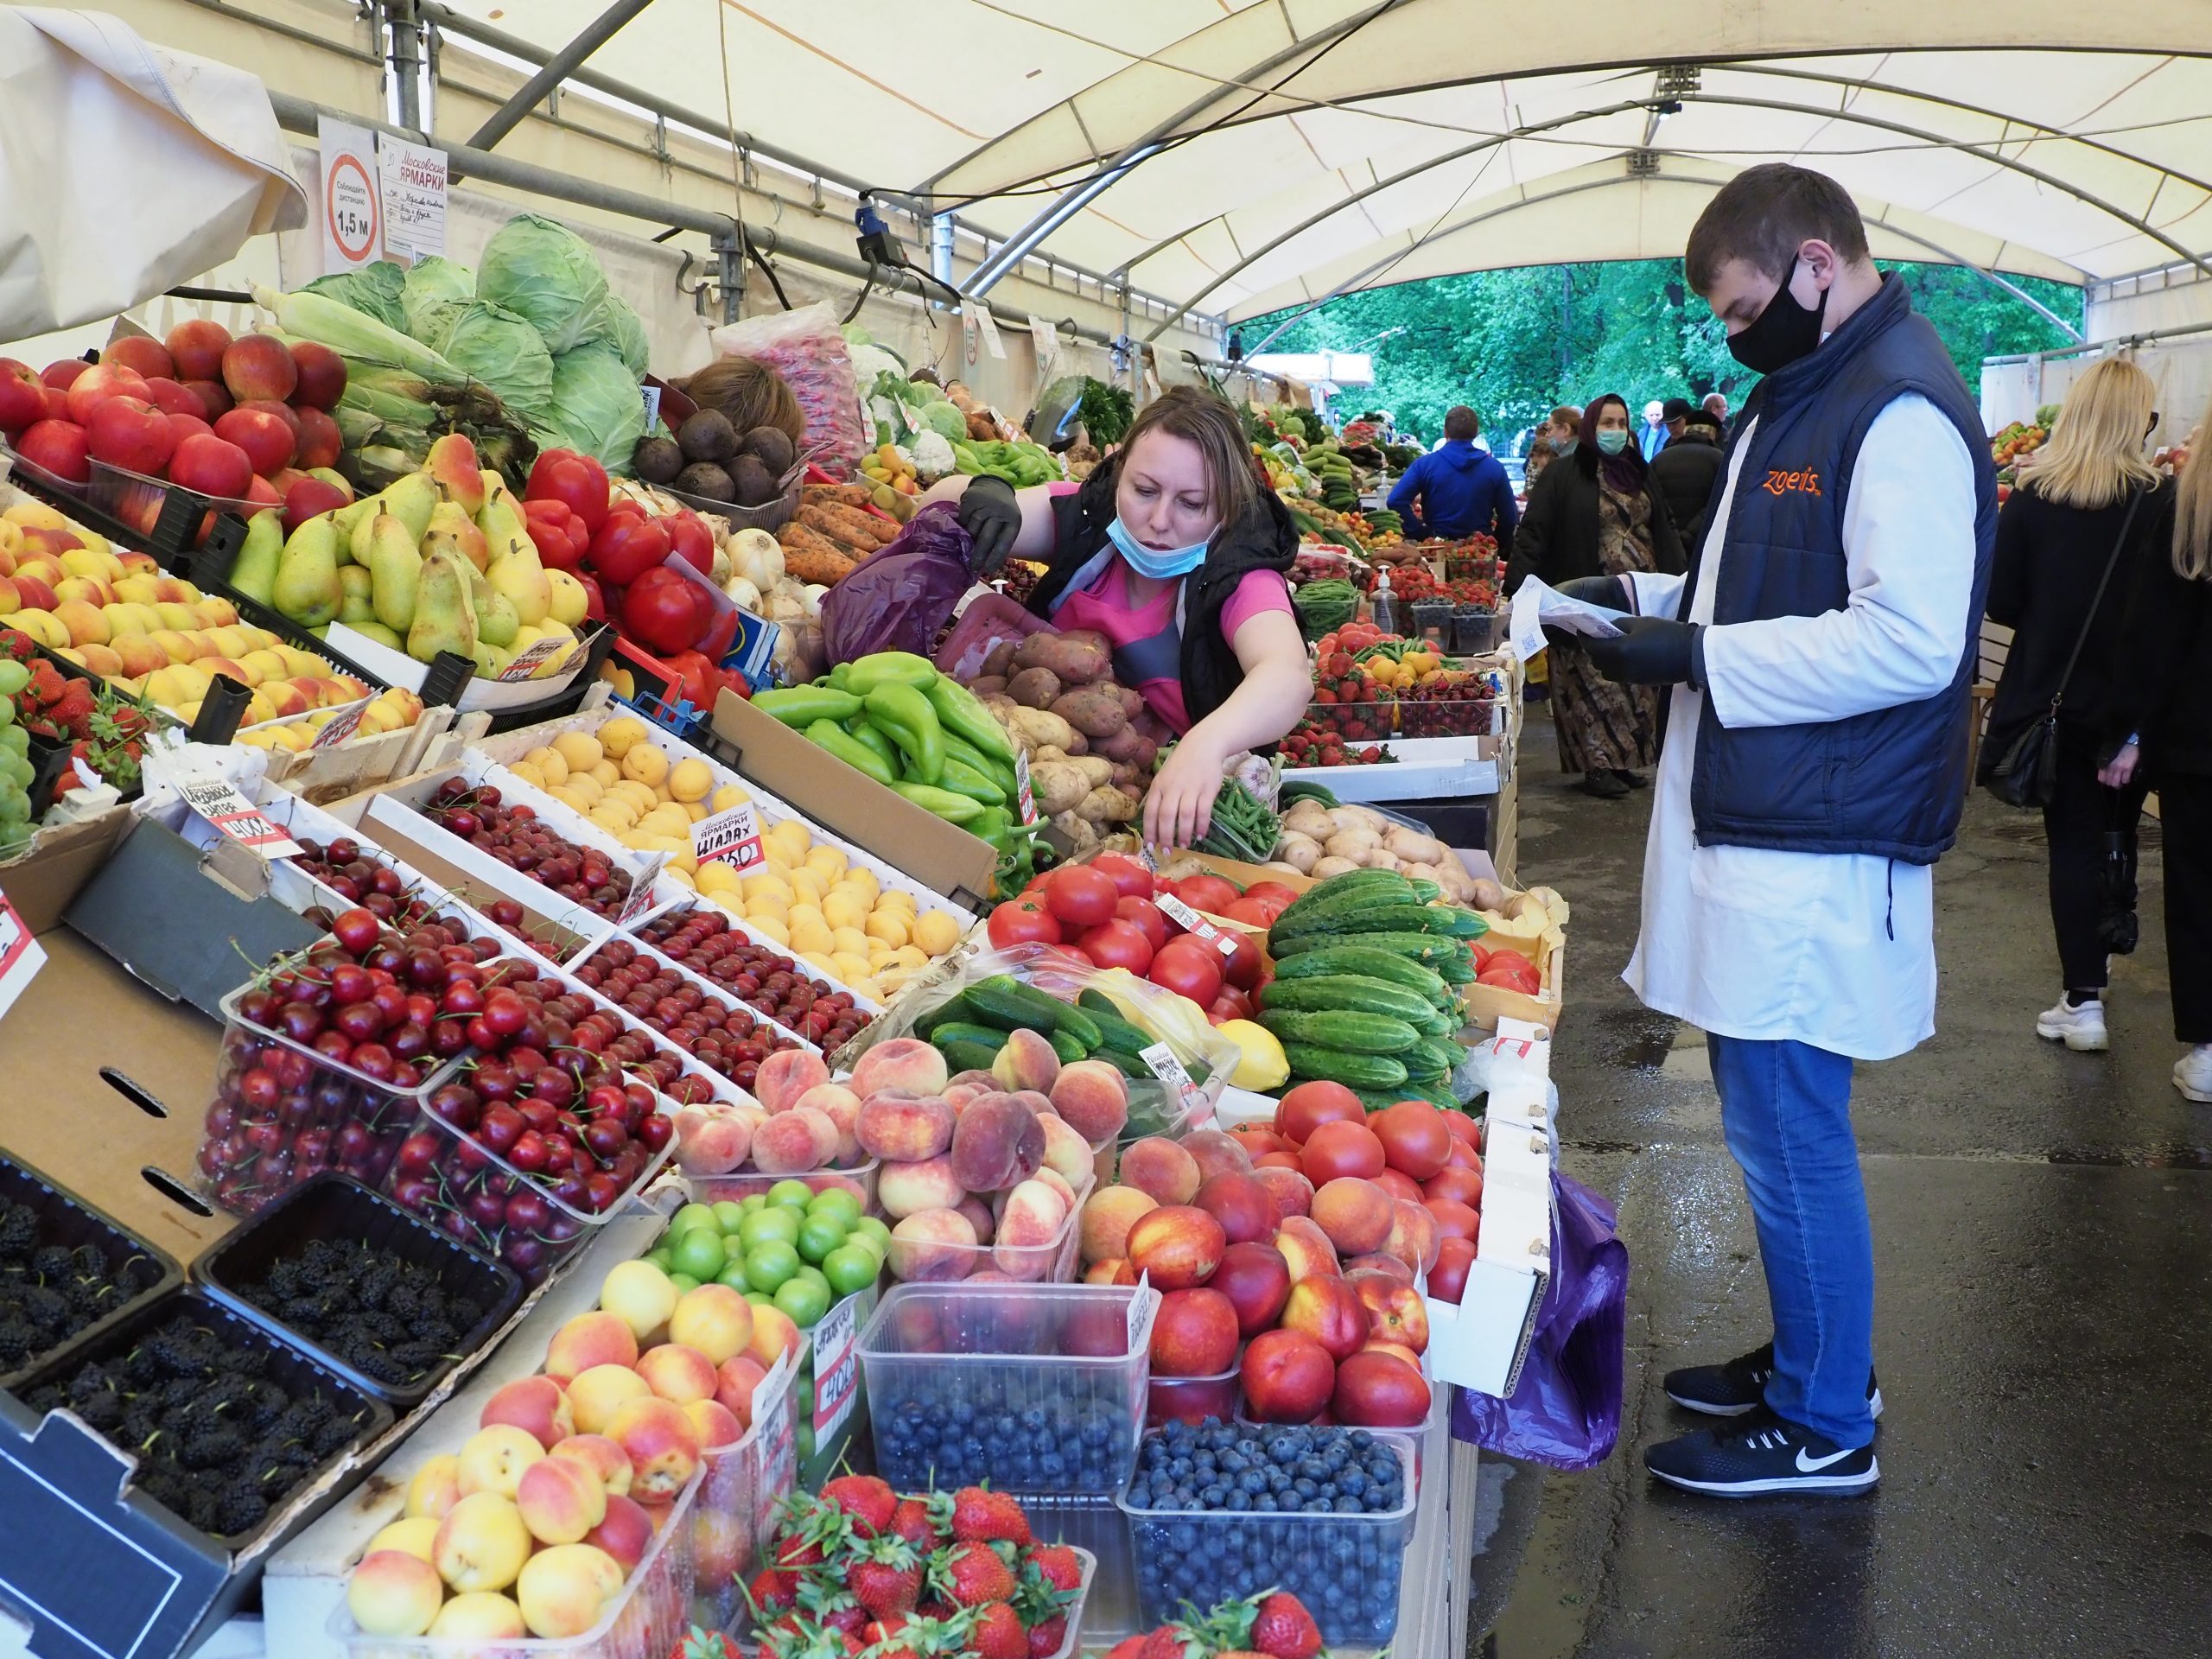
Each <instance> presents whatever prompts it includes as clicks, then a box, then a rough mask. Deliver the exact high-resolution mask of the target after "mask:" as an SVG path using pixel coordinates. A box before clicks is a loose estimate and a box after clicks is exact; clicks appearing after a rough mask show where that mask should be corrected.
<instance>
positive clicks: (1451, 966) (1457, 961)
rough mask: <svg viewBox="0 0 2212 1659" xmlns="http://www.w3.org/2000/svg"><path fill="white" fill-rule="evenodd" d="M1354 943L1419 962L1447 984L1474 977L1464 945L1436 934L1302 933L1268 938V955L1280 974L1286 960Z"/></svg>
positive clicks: (1462, 983) (1454, 983)
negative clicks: (1313, 951)
mask: <svg viewBox="0 0 2212 1659" xmlns="http://www.w3.org/2000/svg"><path fill="white" fill-rule="evenodd" d="M1347 944H1358V945H1361V946H1363V948H1365V949H1367V950H1388V951H1389V952H1390V953H1391V954H1392V955H1393V956H1398V957H1405V958H1406V959H1407V960H1408V961H1410V962H1414V963H1421V965H1422V966H1424V967H1427V968H1429V969H1433V970H1434V972H1435V974H1436V976H1437V977H1438V978H1440V979H1441V980H1443V981H1444V982H1445V983H1446V984H1447V985H1465V984H1467V983H1468V982H1471V980H1473V978H1474V976H1475V965H1474V961H1473V958H1472V957H1470V956H1469V955H1468V954H1467V947H1466V944H1465V942H1464V941H1463V940H1459V939H1447V938H1444V937H1443V936H1442V935H1441V934H1437V933H1359V934H1344V935H1339V934H1335V933H1301V934H1298V935H1296V936H1294V937H1293V938H1287V939H1283V940H1281V941H1277V940H1274V939H1272V938H1271V939H1269V940H1268V955H1270V956H1272V957H1274V959H1275V971H1276V973H1277V974H1278V975H1280V974H1281V972H1282V963H1283V961H1284V959H1285V958H1286V957H1297V956H1299V955H1300V953H1301V952H1304V951H1307V950H1330V949H1333V948H1336V947H1338V946H1342V945H1347Z"/></svg>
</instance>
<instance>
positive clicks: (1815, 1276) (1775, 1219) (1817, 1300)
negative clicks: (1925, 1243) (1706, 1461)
mask: <svg viewBox="0 0 2212 1659" xmlns="http://www.w3.org/2000/svg"><path fill="white" fill-rule="evenodd" d="M1707 1045H1708V1052H1710V1053H1711V1055H1712V1058H1713V1083H1714V1084H1715V1086H1716V1087H1718V1088H1719V1091H1720V1126H1721V1132H1722V1134H1723V1135H1725V1136H1726V1139H1727V1142H1728V1150H1729V1151H1730V1153H1732V1154H1734V1156H1735V1160H1736V1161H1737V1163H1738V1164H1739V1165H1740V1166H1742V1167H1743V1171H1744V1187H1745V1192H1747V1193H1748V1194H1749V1195H1750V1197H1751V1216H1752V1218H1753V1220H1754V1221H1755V1222H1756V1223H1757V1224H1758V1235H1759V1256H1760V1259H1761V1261H1762V1262H1764V1265H1765V1268H1766V1289H1767V1299H1768V1300H1769V1301H1770V1303H1772V1305H1773V1310H1774V1375H1773V1376H1771V1377H1770V1378H1769V1379H1768V1382H1767V1385H1766V1403H1767V1406H1768V1408H1769V1409H1770V1410H1771V1411H1773V1412H1774V1413H1775V1414H1776V1415H1777V1416H1779V1417H1782V1418H1784V1419H1786V1420H1787V1421H1790V1422H1793V1423H1799V1424H1802V1425H1803V1426H1804V1427H1808V1428H1810V1429H1813V1430H1814V1431H1815V1432H1816V1433H1821V1434H1825V1435H1827V1437H1828V1439H1830V1440H1834V1442H1835V1443H1836V1444H1837V1445H1838V1446H1865V1445H1866V1443H1867V1442H1868V1441H1870V1440H1872V1439H1873V1438H1874V1419H1873V1414H1872V1413H1871V1412H1869V1411H1868V1410H1867V1408H1866V1376H1867V1373H1868V1371H1869V1370H1872V1367H1873V1363H1874V1243H1873V1236H1872V1232H1871V1230H1870V1229H1869V1228H1868V1225H1867V1221H1866V1186H1865V1185H1864V1184H1863V1183H1862V1182H1861V1181H1860V1179H1859V1147H1858V1143H1857V1142H1856V1141H1854V1140H1853V1137H1852V1133H1851V1061H1850V1060H1849V1058H1847V1057H1846V1056H1844V1055H1841V1054H1831V1053H1829V1052H1827V1050H1826V1049H1821V1048H1815V1047H1813V1046H1811V1045H1810V1044H1808V1043H1799V1042H1754V1041H1750V1040H1746V1039H1742V1038H1735V1037H1719V1036H1714V1037H1710V1038H1708V1039H1707Z"/></svg>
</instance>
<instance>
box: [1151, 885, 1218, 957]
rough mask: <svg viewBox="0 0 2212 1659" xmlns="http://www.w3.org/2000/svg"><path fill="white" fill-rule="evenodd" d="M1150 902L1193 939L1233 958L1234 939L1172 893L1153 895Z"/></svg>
mask: <svg viewBox="0 0 2212 1659" xmlns="http://www.w3.org/2000/svg"><path fill="white" fill-rule="evenodd" d="M1152 902H1153V903H1154V905H1156V906H1159V907H1160V914H1161V915H1163V916H1165V917H1166V918H1168V919H1169V920H1171V921H1173V922H1174V923H1175V924H1176V925H1178V926H1179V927H1180V928H1181V929H1182V930H1183V931H1185V933H1188V934H1190V935H1192V937H1193V938H1200V939H1204V940H1205V942H1206V943H1207V944H1210V945H1211V946H1213V948H1214V949H1215V950H1218V951H1220V952H1221V954H1222V955H1223V956H1224V957H1234V956H1235V955H1236V940H1235V939H1234V938H1230V936H1229V935H1228V934H1226V933H1224V932H1223V931H1221V929H1219V928H1217V927H1216V926H1215V925H1213V924H1212V923H1211V922H1210V921H1208V920H1206V918H1205V917H1203V916H1201V915H1199V914H1198V912H1197V911H1195V910H1193V909H1192V908H1191V906H1188V905H1186V904H1185V903H1184V902H1183V901H1182V900H1181V899H1178V898H1177V897H1176V896H1175V895H1174V894H1173V893H1158V894H1155V895H1154V899H1153V901H1152Z"/></svg>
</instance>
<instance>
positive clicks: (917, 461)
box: [913, 404, 958, 479]
mask: <svg viewBox="0 0 2212 1659" xmlns="http://www.w3.org/2000/svg"><path fill="white" fill-rule="evenodd" d="M946 407H947V408H948V409H949V408H950V407H951V405H950V404H947V405H946ZM913 448H914V470H915V471H916V472H918V473H919V474H921V475H922V476H923V477H924V478H932V479H934V478H943V477H944V475H945V474H947V473H949V472H951V471H952V470H953V469H954V468H955V467H956V466H957V464H958V463H957V459H956V457H955V456H954V455H953V453H952V442H951V440H950V439H949V438H947V437H946V436H945V435H944V433H942V432H939V431H938V430H936V429H934V428H929V427H925V428H924V429H922V430H921V431H919V432H917V433H915V434H914V439H913Z"/></svg>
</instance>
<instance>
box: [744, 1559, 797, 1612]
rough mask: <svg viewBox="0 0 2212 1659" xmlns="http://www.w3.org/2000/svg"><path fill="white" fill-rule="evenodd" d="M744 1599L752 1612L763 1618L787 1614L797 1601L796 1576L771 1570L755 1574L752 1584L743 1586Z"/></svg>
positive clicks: (795, 1574)
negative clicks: (751, 1606)
mask: <svg viewBox="0 0 2212 1659" xmlns="http://www.w3.org/2000/svg"><path fill="white" fill-rule="evenodd" d="M745 1599H747V1601H749V1602H751V1603H752V1604H753V1611H755V1612H756V1613H758V1614H760V1616H761V1617H762V1618H773V1617H775V1615H777V1614H778V1613H782V1612H788V1611H790V1610H791V1607H792V1606H793V1605H795V1604H796V1602H797V1601H798V1573H784V1572H779V1571H776V1570H774V1569H771V1570H769V1571H768V1572H766V1573H754V1574H753V1582H752V1583H750V1584H748V1585H747V1586H745Z"/></svg>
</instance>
